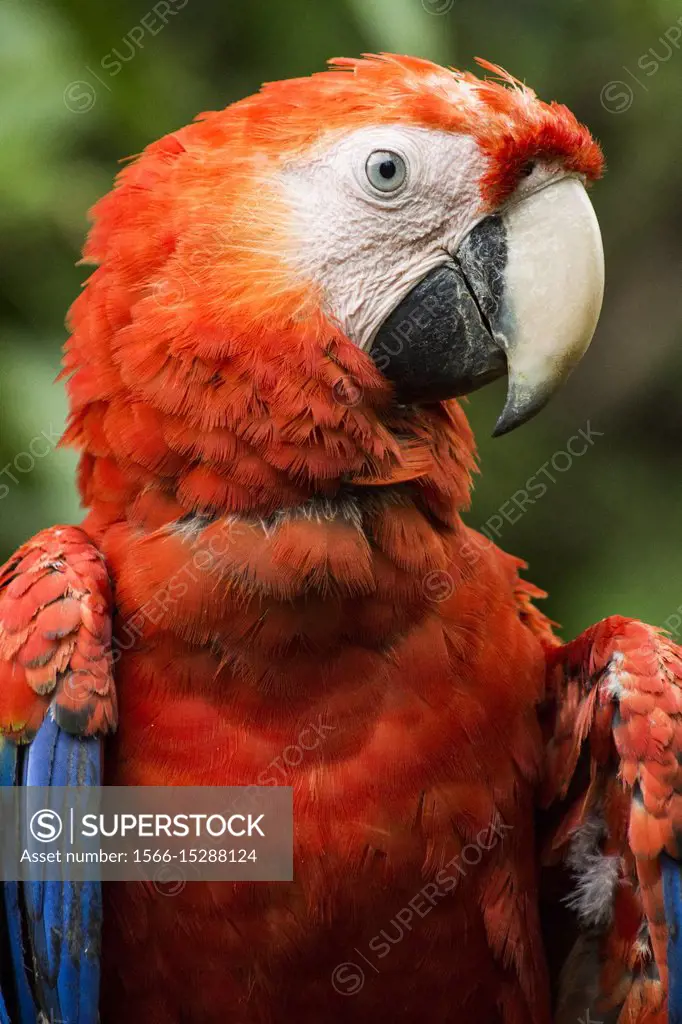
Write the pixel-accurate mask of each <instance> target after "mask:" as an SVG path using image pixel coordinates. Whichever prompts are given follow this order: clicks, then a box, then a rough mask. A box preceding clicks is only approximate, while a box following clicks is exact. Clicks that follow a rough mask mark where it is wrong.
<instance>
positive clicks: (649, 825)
mask: <svg viewBox="0 0 682 1024" xmlns="http://www.w3.org/2000/svg"><path fill="white" fill-rule="evenodd" d="M548 679H549V686H550V694H549V699H550V702H551V703H552V722H551V727H550V735H549V740H548V747H547V764H546V776H545V792H544V802H545V803H546V804H551V803H554V802H557V801H562V800H564V801H565V802H566V804H567V810H566V814H565V816H564V820H563V821H562V823H561V824H560V826H559V829H558V830H557V832H556V833H555V835H554V839H553V841H552V842H551V844H550V847H551V855H550V858H549V859H555V858H556V854H557V852H563V854H564V855H565V856H566V859H567V862H568V863H569V864H570V866H571V868H572V869H573V871H574V878H575V894H574V895H573V896H571V898H570V902H571V904H572V905H573V906H574V908H575V909H576V910H577V911H578V917H579V919H580V920H581V923H583V924H586V925H588V926H589V927H590V928H592V929H593V930H594V929H596V930H597V931H598V933H599V934H600V936H601V939H600V949H599V954H598V959H599V961H600V964H601V966H600V979H599V986H598V987H599V989H600V990H601V992H603V993H609V994H610V998H609V999H608V1000H607V999H602V1000H601V1001H600V1002H601V1007H602V1008H605V1007H607V1006H613V1005H618V1004H621V1006H622V1009H621V1011H620V1015H619V1017H618V1020H619V1022H622V1024H625V1022H628V1024H643V1022H644V1021H651V1022H654V1021H661V1022H662V1021H664V1020H666V1019H667V1015H666V1010H665V1001H666V995H667V984H668V965H667V945H668V927H667V924H666V918H665V910H664V904H663V885H662V880H661V863H660V857H661V854H662V853H663V852H666V853H668V854H670V856H672V857H676V858H679V857H680V853H681V852H682V847H681V845H680V836H681V835H682V767H681V766H680V760H682V724H681V721H680V713H681V712H682V651H681V650H680V648H678V647H677V646H676V645H675V644H674V643H673V642H672V641H671V640H670V639H669V638H668V637H667V636H666V635H664V634H663V633H662V632H661V631H660V630H658V629H656V628H654V627H652V626H647V625H644V624H643V623H641V622H637V621H633V620H629V619H624V618H621V617H619V616H613V617H611V618H609V619H605V620H604V621H602V622H600V623H598V624H597V625H596V626H593V627H592V628H591V629H589V630H587V631H586V632H585V633H583V634H582V635H581V636H580V637H578V638H577V639H576V640H574V641H573V642H572V643H569V644H565V645H564V646H563V647H558V648H555V649H553V650H550V651H548ZM585 761H587V763H588V764H589V771H587V772H586V773H585V778H586V779H587V782H586V783H584V784H582V785H577V786H576V783H577V776H578V772H577V770H576V769H577V767H578V764H579V763H580V764H581V765H582V766H583V768H584V765H585ZM567 794H568V796H569V798H568V799H566V798H567ZM588 833H589V834H590V835H591V836H592V837H593V839H594V841H593V842H592V845H591V847H590V848H589V850H588V849H587V845H586V836H587V835H588ZM607 876H608V881H606V880H607ZM600 880H601V881H600ZM597 885H601V889H600V890H599V895H598V892H597ZM599 897H600V898H601V901H602V902H601V905H600V902H599ZM633 914H634V917H633ZM633 921H634V924H633ZM598 1006H599V1003H598V1004H597V1007H598ZM560 1019H562V1018H560Z"/></svg>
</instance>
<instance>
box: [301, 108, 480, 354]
mask: <svg viewBox="0 0 682 1024" xmlns="http://www.w3.org/2000/svg"><path fill="white" fill-rule="evenodd" d="M382 151H383V152H388V153H396V154H397V155H398V156H399V157H400V158H401V159H402V161H404V165H405V170H406V174H405V179H404V181H403V183H402V184H401V185H400V187H398V188H396V190H395V191H393V192H382V191H380V190H379V189H377V188H375V187H373V186H372V184H371V180H370V177H369V176H368V168H367V162H368V159H369V158H370V157H371V156H372V154H374V153H378V152H379V153H380V152H382ZM486 167H487V164H486V160H485V158H484V156H483V154H482V153H481V152H480V150H479V148H478V146H477V144H476V143H475V142H474V140H473V139H472V138H470V137H468V136H465V135H455V134H451V133H449V132H443V131H430V130H429V129H427V128H414V127H405V126H402V125H398V126H385V127H384V126H379V127H369V128H360V129H358V130H357V131H355V132H352V133H350V134H347V135H344V136H343V137H342V138H340V139H338V140H337V141H335V142H332V143H330V144H328V145H327V146H325V148H324V149H321V148H320V149H318V150H317V151H315V152H313V153H311V154H307V155H306V157H305V158H302V159H301V160H300V161H298V162H296V163H292V164H290V165H289V166H287V167H286V168H285V170H284V171H283V172H282V176H281V181H282V185H283V188H284V193H285V198H286V200H287V201H288V203H289V205H290V208H291V210H292V221H291V231H292V234H293V237H294V246H295V248H294V249H293V250H292V252H291V253H289V254H288V255H289V258H290V259H291V260H293V262H294V263H295V265H296V268H297V270H298V271H299V272H300V273H301V275H302V276H303V277H305V278H307V279H308V280H313V281H315V282H316V283H317V284H319V285H321V287H322V290H323V294H324V296H325V305H326V311H327V313H328V315H329V316H330V317H331V318H332V319H334V320H335V321H336V322H338V323H339V324H340V326H341V328H342V330H343V331H344V333H345V334H346V335H347V337H349V338H350V339H351V340H352V341H354V342H355V344H356V345H358V346H359V347H360V348H362V349H367V348H368V346H369V344H370V342H371V340H372V338H373V336H374V334H375V333H376V331H377V330H378V328H379V327H380V325H381V324H382V323H383V321H384V320H385V319H386V317H387V316H388V314H389V313H390V312H391V310H393V309H394V308H395V307H396V306H397V305H398V303H399V302H400V300H401V299H402V298H403V297H404V296H405V295H406V294H407V293H408V292H409V291H410V290H411V288H413V287H414V285H415V284H417V283H418V282H419V281H420V280H421V279H422V278H423V277H425V276H426V274H428V272H429V271H430V270H433V268H434V267H437V266H440V265H441V264H443V263H447V262H448V261H449V260H450V258H451V254H452V253H454V252H455V251H456V249H457V247H458V246H459V243H460V242H461V240H462V238H463V237H464V235H465V234H467V232H468V231H470V230H471V228H472V227H473V226H474V225H475V224H476V223H477V222H478V221H479V220H480V219H481V217H482V216H484V215H485V211H484V207H483V201H482V199H481V196H480V192H479V188H478V182H479V181H480V180H481V177H482V175H483V174H484V173H485V170H486ZM373 173H374V174H376V171H374V172H373Z"/></svg>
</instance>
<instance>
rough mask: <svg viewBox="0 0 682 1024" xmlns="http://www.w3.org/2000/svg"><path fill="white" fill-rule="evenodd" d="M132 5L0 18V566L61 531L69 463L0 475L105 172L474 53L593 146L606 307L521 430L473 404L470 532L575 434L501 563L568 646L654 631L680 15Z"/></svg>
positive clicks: (605, 3) (679, 127) (489, 6)
mask: <svg viewBox="0 0 682 1024" xmlns="http://www.w3.org/2000/svg"><path fill="white" fill-rule="evenodd" d="M154 3H155V0H117V3H115V4H112V3H105V2H104V0H88V2H87V3H86V2H84V0H53V2H52V3H47V2H41V0H2V6H1V7H0V267H1V270H2V272H1V275H0V325H1V326H0V337H1V343H0V468H2V467H5V466H6V464H7V463H9V464H10V465H9V469H10V471H11V473H12V475H13V476H14V477H15V479H16V481H17V482H16V484H15V483H13V482H12V480H11V479H8V474H7V473H5V474H3V475H2V476H1V477H0V481H1V482H2V483H4V484H5V485H7V486H8V487H9V491H8V493H7V494H6V495H5V496H4V497H3V498H2V500H0V555H1V556H2V557H3V558H4V557H6V556H7V555H8V554H9V553H10V552H11V550H12V549H13V548H14V547H15V546H16V545H18V544H19V543H20V542H21V541H22V540H24V539H26V538H27V537H28V536H29V535H30V534H31V533H33V532H34V531H36V530H38V529H40V528H41V527H43V526H47V525H50V524H52V523H54V522H58V521H66V522H77V521H78V519H79V516H80V512H79V509H78V501H77V497H76V493H75V488H74V483H73V477H74V466H75V457H74V455H73V453H70V452H64V451H59V450H57V451H54V450H53V451H50V452H49V454H47V455H45V456H44V457H43V458H39V459H36V460H35V466H34V468H33V469H31V470H30V471H25V472H18V470H17V468H15V467H13V465H12V464H13V461H14V459H15V458H16V457H17V455H19V454H20V453H24V452H27V451H29V448H28V446H29V444H30V442H31V441H32V439H33V438H35V437H37V436H39V435H40V433H41V431H45V432H47V433H48V434H49V432H50V430H51V429H53V430H55V431H56V430H60V429H61V426H62V425H63V421H64V415H65V402H64V396H63V391H62V387H61V385H60V384H54V383H53V379H54V377H55V375H56V373H57V371H58V369H59V360H60V349H61V345H62V343H63V341H64V337H65V332H64V329H63V320H64V315H65V311H66V309H67V307H68V305H69V303H70V302H71V300H72V299H73V298H74V296H75V295H76V294H77V292H78V289H79V287H80V284H81V282H82V280H83V279H84V277H85V274H86V272H85V270H84V269H83V268H79V267H77V266H76V265H75V264H76V261H77V259H78V257H79V249H80V246H81V244H82V239H83V236H84V234H85V231H86V227H87V220H86V211H87V210H88V208H89V207H90V206H91V205H92V203H93V202H94V201H95V200H96V199H97V198H98V197H99V196H100V195H101V194H102V193H104V192H105V191H107V190H108V188H109V187H110V185H111V182H112V178H113V175H114V174H115V172H116V169H117V160H118V159H119V158H121V157H123V156H126V155H128V154H131V153H135V152H139V151H140V150H141V149H142V148H143V147H144V146H145V145H146V144H147V143H148V142H150V141H151V140H153V139H155V138H157V137H158V136H160V135H162V134H164V133H165V132H167V131H170V130H172V129H173V128H176V127H179V126H180V125H182V124H184V123H185V122H186V121H188V120H190V119H191V118H192V117H193V116H194V115H195V114H196V113H197V112H198V111H200V110H204V109H212V108H216V107H220V106H224V105H226V104H227V103H230V102H231V101H233V100H235V99H237V98H239V97H241V96H243V95H246V94H247V93H249V92H252V91H253V90H254V89H256V88H257V87H258V85H259V83H260V82H261V81H263V80H267V79H273V78H284V77H289V76H293V75H302V74H308V73H310V72H312V71H314V70H317V69H319V68H320V67H321V66H322V65H323V62H324V61H325V59H326V58H328V57H331V56H338V55H340V54H344V55H356V54H358V53H361V52H363V51H367V50H370V51H377V50H394V51H402V52H411V53H415V54H418V55H421V56H426V57H430V58H432V59H435V60H438V61H441V62H443V63H447V64H452V65H455V66H459V67H466V68H473V67H474V56H475V55H482V56H485V57H487V58H488V59H489V60H492V61H495V62H498V63H501V64H502V65H504V66H505V67H508V68H509V69H510V70H511V71H513V72H514V73H515V74H516V75H517V76H518V77H519V78H523V79H525V80H526V81H528V82H529V84H531V85H532V86H533V87H534V88H535V89H536V90H537V91H538V92H539V93H540V95H541V96H543V97H544V98H545V99H551V98H555V99H559V100H561V101H563V102H566V103H567V104H568V105H569V106H570V107H572V108H573V109H574V110H575V111H576V113H577V114H578V116H579V117H580V118H581V119H582V120H584V121H586V122H587V123H588V124H589V126H590V127H591V128H592V130H593V131H594V133H595V134H596V135H597V137H598V138H599V139H600V140H601V141H602V143H603V145H604V148H605V151H606V154H607V158H608V162H609V174H608V177H607V178H606V179H605V181H604V182H603V183H600V184H599V185H598V186H597V187H596V188H595V189H594V191H593V201H594V203H595V206H596V209H597V213H598V216H599V218H600V221H601V224H602V229H603V233H604V238H605V244H606V257H607V295H606V304H605V309H604V313H603V318H602V322H601V325H600V328H599V330H598V333H597V336H596V339H595V341H594V343H593V347H592V349H591V350H590V352H589V354H588V356H587V357H586V358H585V360H584V362H583V364H582V365H581V367H579V369H578V370H577V371H576V373H575V374H574V376H573V378H572V379H571V381H570V382H569V384H568V386H567V387H566V388H565V390H564V391H563V393H562V394H561V395H560V396H559V397H558V398H557V399H555V400H554V402H553V403H552V405H551V406H550V408H549V409H548V410H546V411H545V412H544V413H543V414H542V416H541V417H540V418H539V419H537V420H535V421H533V422H532V423H531V424H529V425H527V426H526V427H524V428H523V429H521V430H520V431H518V432H516V433H514V434H513V435H511V436H510V437H508V438H502V439H500V440H497V441H492V440H491V439H490V437H489V434H490V429H491V427H492V424H493V423H494V419H495V416H496V412H497V411H499V409H500V407H501V403H502V385H500V386H497V385H496V386H495V387H493V388H491V389H488V390H486V391H485V392H483V393H480V394H478V395H476V396H474V397H473V398H472V400H471V402H470V405H469V409H470V413H471V417H472V420H473V423H474V426H475V429H476V432H477V436H478V439H479V444H480V451H481V464H482V476H481V477H480V478H479V480H478V484H477V491H476V496H475V500H474V506H473V509H472V512H471V515H470V522H471V523H472V524H473V525H480V524H483V523H485V522H486V520H488V518H489V517H490V516H491V515H494V514H495V513H496V512H497V510H498V509H499V507H500V506H501V505H502V504H504V503H505V502H506V501H507V500H508V499H509V497H510V496H511V495H512V494H513V493H514V492H515V491H517V490H518V489H520V488H523V487H524V486H525V485H526V481H527V480H528V478H529V477H531V476H533V475H534V474H537V472H538V470H540V469H541V467H542V466H543V465H544V464H546V463H547V462H548V460H551V458H552V456H553V455H554V453H555V452H557V451H561V450H565V445H566V441H567V440H568V438H570V437H571V436H572V435H573V434H574V433H576V431H577V430H578V429H579V428H580V427H585V424H586V423H587V421H588V420H589V421H590V424H591V426H592V429H593V430H598V431H600V432H601V433H602V434H603V436H601V437H599V438H597V440H596V441H595V444H594V445H593V446H592V447H591V448H590V449H589V450H588V452H587V453H586V454H585V455H584V456H583V457H582V458H579V459H575V460H574V461H573V463H572V465H571V467H570V469H569V470H568V471H566V472H564V473H557V472H555V471H553V470H552V469H551V464H550V467H549V471H550V472H552V475H553V476H555V478H556V483H551V482H550V481H549V480H548V478H547V476H546V475H542V474H541V476H540V477H539V478H538V479H539V480H541V481H544V482H545V483H547V484H548V490H547V493H546V494H545V495H544V497H542V498H541V499H540V500H537V501H536V503H535V504H534V505H532V506H530V507H528V508H527V510H526V511H525V514H524V515H523V516H522V517H521V518H520V519H518V521H517V522H515V523H514V524H511V523H508V522H506V523H505V524H504V527H503V528H502V530H501V537H500V542H501V544H502V546H503V547H505V548H507V549H508V550H511V551H514V552H515V553H517V554H519V555H520V556H522V557H523V558H525V559H526V560H527V561H528V562H529V563H530V565H531V575H532V578H533V579H534V580H535V581H536V582H537V583H538V584H540V585H541V586H543V587H545V588H546V589H548V590H549V591H551V597H550V601H549V603H548V610H549V613H550V614H551V615H552V616H553V617H554V618H555V619H557V620H559V621H561V622H562V623H563V625H564V627H565V630H566V633H568V634H572V633H575V632H577V631H578V630H579V629H581V628H583V627H584V626H586V625H588V624H589V623H590V622H591V621H593V620H595V619H597V618H600V617H602V616H604V615H607V614H609V613H613V612H621V613H624V614H628V615H637V616H640V617H643V618H646V619H648V620H650V621H652V622H655V623H659V624H661V623H663V622H664V621H665V620H666V619H667V618H668V617H669V616H670V615H671V614H673V613H674V612H675V611H676V609H677V607H678V606H679V605H680V604H681V603H682V544H681V543H680V533H679V519H680V510H681V509H682V473H680V471H679V454H678V453H679V447H680V445H679V442H680V437H681V436H682V404H681V402H680V384H681V383H682V346H681V345H680V342H682V291H681V289H680V276H681V271H682V258H681V257H682V231H681V230H680V229H681V227H682V225H681V223H680V221H681V218H680V213H681V210H682V188H680V169H679V168H680V164H679V152H680V139H682V103H681V102H680V100H681V99H682V51H681V50H680V37H682V2H680V0H599V3H594V2H593V0H551V3H550V2H549V0H514V2H511V0H250V2H249V3H243V2H242V3H237V2H235V0H231V2H230V0H228V2H226V3H220V2H218V0H169V2H168V4H167V5H163V4H162V5H159V4H156V6H157V10H158V9H159V6H160V10H161V11H162V12H163V11H166V20H167V24H166V25H165V26H164V25H163V24H162V22H161V21H160V20H159V17H158V16H155V15H154V14H153V13H150V12H151V10H152V7H153V5H154ZM167 8H171V12H168V11H167ZM148 14H149V17H148V18H147V19H146V23H147V25H151V26H152V28H151V29H147V28H145V29H144V31H143V33H142V38H140V25H141V24H142V19H143V17H144V16H145V15H148ZM666 33H667V36H666ZM117 65H118V68H119V69H118V71H117V72H116V73H115V74H114V69H115V68H116V67H117ZM74 83H75V84H74ZM34 447H35V449H36V450H37V451H43V450H44V444H38V445H36V446H34ZM559 464H560V465H562V466H563V465H565V460H563V461H561V460H560V462H559ZM19 465H20V466H21V467H27V466H30V460H29V459H27V458H24V457H22V458H20V459H19ZM535 493H536V494H537V491H536V492H535ZM0 494H4V491H3V490H0Z"/></svg>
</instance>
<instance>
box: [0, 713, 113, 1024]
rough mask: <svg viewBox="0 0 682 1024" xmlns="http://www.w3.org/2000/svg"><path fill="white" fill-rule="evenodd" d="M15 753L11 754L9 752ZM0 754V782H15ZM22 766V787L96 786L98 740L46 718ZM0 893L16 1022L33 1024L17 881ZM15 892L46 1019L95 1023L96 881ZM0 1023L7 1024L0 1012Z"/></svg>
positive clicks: (33, 884) (98, 902) (27, 885)
mask: <svg viewBox="0 0 682 1024" xmlns="http://www.w3.org/2000/svg"><path fill="white" fill-rule="evenodd" d="M14 749H15V751H16V747H15V748H14ZM1 753H2V751H1V750H0V772H2V773H3V774H2V779H3V781H4V779H5V778H7V779H8V780H9V779H10V778H14V779H15V780H16V777H17V766H16V762H15V767H14V770H13V772H11V770H10V768H9V767H8V766H6V765H5V763H4V761H3V760H2V756H1ZM15 758H16V753H15ZM21 761H22V764H21V781H22V784H23V785H25V786H84V785H86V786H87V785H99V783H100V779H101V743H100V740H99V739H96V738H81V737H77V736H72V735H70V734H69V733H66V732H64V731H63V730H62V729H60V727H59V726H58V725H57V723H56V722H55V721H54V719H53V718H52V716H51V715H48V716H47V717H46V718H45V721H44V722H43V724H42V726H41V728H40V729H39V730H38V732H37V734H36V736H35V738H34V740H33V742H32V743H31V744H30V746H28V747H26V748H23V750H22V755H21ZM4 784H6V785H12V784H13V783H12V781H7V782H5V783H4ZM4 890H5V893H4V895H5V908H6V917H7V930H8V932H9V933H10V948H11V950H12V967H13V974H14V978H15V984H17V988H19V987H21V988H22V989H23V991H24V995H28V1000H26V999H24V1000H23V1002H22V1000H20V999H19V998H18V997H17V1000H16V1002H17V1004H18V1005H19V1009H18V1010H17V1011H16V1012H17V1013H18V1024H29V1022H30V1024H35V1021H36V1016H37V1011H36V1008H35V1004H34V1003H33V999H32V997H31V990H30V986H29V982H28V979H27V976H26V970H25V965H24V942H23V940H22V935H23V931H22V917H21V910H22V908H21V906H20V904H19V900H18V898H17V897H18V891H19V890H18V886H17V885H16V883H6V884H5V886H4ZM21 891H22V894H23V901H24V904H25V906H24V907H23V912H24V922H25V930H26V932H27V934H28V939H29V943H30V947H31V953H32V960H33V966H34V970H33V978H32V980H33V985H34V988H35V992H36V996H37V999H38V1003H39V1004H40V1008H41V1009H42V1010H43V1012H44V1013H45V1014H46V1015H47V1016H48V1018H50V1019H54V1020H60V1021H64V1022H65V1024H96V1022H97V1020H98V1006H99V977H100V958H99V954H100V935H101V925H102V893H101V885H100V883H99V882H40V881H36V882H29V883H25V884H24V885H23V886H22V889H21ZM12 936H13V937H14V941H13V942H12ZM29 1001H30V1002H29ZM0 1024H6V1022H5V1020H4V1018H3V1017H2V1007H1V1006H0ZM7 1024H9V1018H8V1021H7Z"/></svg>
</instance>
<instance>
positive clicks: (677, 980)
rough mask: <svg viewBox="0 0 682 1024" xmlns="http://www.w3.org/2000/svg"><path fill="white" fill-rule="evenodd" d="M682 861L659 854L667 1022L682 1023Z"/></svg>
mask: <svg viewBox="0 0 682 1024" xmlns="http://www.w3.org/2000/svg"><path fill="white" fill-rule="evenodd" d="M681 869H682V864H680V862H679V861H677V860H673V858H672V857H669V856H668V855H667V854H665V853H664V854H662V855H661V874H662V876H663V903H664V907H665V918H666V924H667V926H668V972H669V981H668V1022H669V1024H682V876H681V875H680V871H681Z"/></svg>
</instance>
